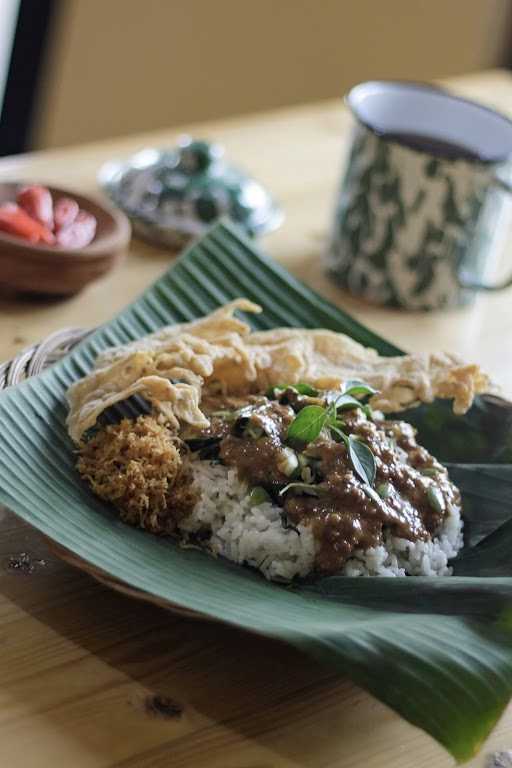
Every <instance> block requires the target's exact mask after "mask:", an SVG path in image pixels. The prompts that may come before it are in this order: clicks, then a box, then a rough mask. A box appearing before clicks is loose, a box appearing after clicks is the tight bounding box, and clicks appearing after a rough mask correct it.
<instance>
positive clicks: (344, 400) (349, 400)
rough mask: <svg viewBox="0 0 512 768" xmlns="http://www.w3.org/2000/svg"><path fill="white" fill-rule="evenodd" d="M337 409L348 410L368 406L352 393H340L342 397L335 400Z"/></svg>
mask: <svg viewBox="0 0 512 768" xmlns="http://www.w3.org/2000/svg"><path fill="white" fill-rule="evenodd" d="M334 405H335V406H336V410H337V411H347V410H350V409H352V408H361V409H362V410H364V409H365V408H366V407H367V406H366V405H365V404H364V403H362V402H361V401H360V400H357V399H356V398H355V397H352V395H340V397H339V398H338V399H337V400H335V401H334Z"/></svg>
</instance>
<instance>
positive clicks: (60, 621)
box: [0, 71, 512, 768]
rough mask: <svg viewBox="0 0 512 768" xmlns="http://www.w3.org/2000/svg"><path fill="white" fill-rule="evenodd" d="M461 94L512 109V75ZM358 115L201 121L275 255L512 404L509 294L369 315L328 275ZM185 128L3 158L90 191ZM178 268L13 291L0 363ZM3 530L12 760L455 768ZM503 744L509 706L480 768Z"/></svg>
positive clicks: (349, 704) (488, 78)
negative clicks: (278, 217) (326, 255)
mask: <svg viewBox="0 0 512 768" xmlns="http://www.w3.org/2000/svg"><path fill="white" fill-rule="evenodd" d="M448 84H449V85H450V86H452V87H453V88H454V89H456V90H457V91H459V92H460V93H462V94H464V95H466V96H469V97H474V98H477V99H480V100H481V101H483V102H486V103H488V104H491V105H494V106H496V107H498V108H500V109H501V110H502V111H504V112H509V113H510V114H511V115H512V76H510V75H509V74H507V73H504V72H498V71H495V72H486V73H481V74H476V75H472V76H467V77H463V78H459V79H457V80H453V81H449V83H448ZM349 122H350V121H349V116H348V114H347V113H346V112H345V111H344V110H343V108H342V106H341V102H340V101H339V100H336V101H330V102H322V103H319V104H311V105H305V106H302V107H298V108H293V109H284V110H281V111H276V112H271V113H267V114H260V115H255V116H250V117H244V118H240V119H235V120H226V121H223V122H217V123H212V124H208V125H206V124H203V125H198V126H190V127H187V129H188V130H190V132H191V133H192V134H193V135H195V136H199V137H205V138H208V139H217V140H220V141H222V142H223V143H224V144H225V145H226V148H227V152H228V155H229V157H230V158H231V159H232V160H234V161H237V162H239V163H240V164H241V165H243V166H245V167H246V168H247V169H249V170H250V171H252V172H253V173H254V174H255V175H256V176H257V177H258V178H259V179H261V180H262V181H263V182H266V183H267V184H268V186H269V187H270V188H271V189H272V190H273V192H274V193H275V195H276V196H277V197H278V199H280V200H281V201H282V203H283V205H284V208H285V211H286V221H285V223H284V225H283V227H282V228H281V229H280V230H279V231H277V232H276V233H274V234H273V235H271V236H269V237H268V238H267V239H266V240H265V241H264V243H263V245H264V248H265V249H266V250H267V251H268V252H269V253H270V254H271V255H272V256H274V257H275V258H277V259H279V260H280V261H281V262H283V263H284V264H285V265H286V266H287V267H288V268H289V269H290V270H291V271H292V272H294V273H295V274H296V275H298V276H299V277H301V278H302V279H303V280H305V281H306V282H308V283H309V284H310V285H312V286H313V287H314V288H316V289H317V290H319V291H320V292H321V293H323V294H324V295H325V296H327V297H329V298H330V299H331V300H333V301H335V302H336V303H338V304H339V305H340V306H342V307H344V308H345V309H348V310H349V311H351V312H353V313H354V314H355V315H356V316H357V317H358V318H360V319H362V320H363V321H364V322H365V323H367V324H368V325H370V326H371V327H372V328H374V329H376V330H377V331H378V332H379V333H381V334H383V335H384V336H387V337H388V338H390V339H392V340H393V341H394V342H396V343H397V344H398V345H400V346H403V347H404V348H408V349H420V350H425V351H426V350H431V349H437V348H438V347H439V346H442V347H443V348H444V349H447V350H453V351H457V352H459V353H461V354H462V355H464V356H465V357H467V358H468V359H473V360H476V361H478V362H479V363H481V364H482V365H483V366H484V367H485V368H486V369H488V370H489V371H490V372H491V374H492V375H493V376H494V377H495V378H496V379H497V380H498V381H500V382H501V384H502V385H503V388H504V391H505V392H506V393H508V394H509V395H510V394H512V365H511V351H512V341H511V339H512V308H511V300H512V292H509V293H505V294H500V295H491V296H486V297H481V298H479V299H478V301H477V303H476V305H475V306H474V307H473V308H472V309H467V310H464V311H450V312H445V313H440V314H432V315H410V314H404V313H402V312H399V311H389V310H384V309H378V308H371V307H368V306H366V305H363V304H361V303H359V302H357V301H355V300H354V299H352V298H349V297H348V296H346V295H343V294H341V293H340V292H339V291H338V290H337V289H335V288H334V287H333V286H332V285H331V284H330V283H329V282H328V281H327V279H326V278H325V277H324V276H323V274H322V268H321V263H320V262H321V254H322V251H323V249H324V247H325V242H326V232H327V229H328V222H329V218H330V210H331V208H332V201H333V196H334V191H335V188H336V184H337V180H338V176H339V171H340V169H341V163H342V154H343V150H344V147H345V145H346V141H347V138H348V130H349ZM178 133H179V132H176V131H173V132H170V131H164V132H158V133H153V134H149V135H144V136H135V137H130V138H126V139H116V140H113V141H110V142H104V143H100V144H95V145H88V146H83V147H77V148H72V149H66V150H61V151H54V152H45V153H40V154H32V155H26V156H23V157H18V158H8V159H4V160H2V161H0V178H5V179H8V178H11V179H27V180H28V179H32V180H41V181H43V182H53V183H55V184H60V185H62V186H69V187H70V188H73V187H75V188H76V189H77V190H82V191H86V192H94V191H95V190H96V184H95V177H96V172H97V170H98V167H99V166H100V165H101V163H102V162H103V161H105V160H107V159H109V158H112V157H117V156H122V155H126V154H128V153H130V152H132V151H134V150H137V149H139V148H141V147H143V146H147V145H149V144H153V145H158V144H166V143H172V142H174V140H175V139H176V137H177V135H178ZM509 247H510V246H509ZM509 262H510V258H509ZM169 263H171V257H170V256H169V254H168V253H166V252H165V251H163V250H157V249H155V248H152V247H150V246H146V245H143V244H142V243H140V242H138V241H134V242H133V243H132V246H131V249H130V253H129V256H128V259H127V262H126V263H125V264H124V266H123V267H121V268H120V269H118V270H117V271H114V272H112V273H111V274H110V275H109V276H108V277H106V278H104V279H102V280H101V281H99V282H98V283H96V284H94V285H92V286H91V287H89V288H88V289H87V290H86V291H84V292H83V293H82V294H81V295H79V296H76V297H74V298H72V299H69V300H66V301H59V302H43V303H41V302H36V301H26V300H25V301H14V300H12V299H10V298H8V297H4V298H1V299H0V360H1V359H4V358H8V357H11V356H12V355H14V354H15V353H16V352H17V351H19V350H20V349H21V348H22V347H24V346H26V345H27V344H28V343H29V342H33V341H37V340H38V339H40V338H42V337H44V336H45V335H47V334H48V333H50V332H51V331H54V330H56V329H58V328H62V327H64V326H71V325H74V326H83V327H90V326H93V325H96V324H98V323H100V322H102V321H104V320H107V319H108V318H109V317H110V316H111V315H112V314H113V313H114V312H115V311H117V310H118V309H120V308H121V307H122V306H124V305H125V304H126V303H127V302H128V301H130V300H131V299H132V298H134V297H135V296H136V295H137V294H138V293H139V292H140V291H141V290H142V289H143V288H144V287H145V286H147V285H148V284H149V283H150V282H151V281H152V280H153V279H155V278H156V277H157V276H158V275H159V274H160V273H161V272H162V271H163V270H164V269H165V268H166V267H167V266H168V264H169ZM0 534H1V536H0V559H1V563H2V566H3V567H2V568H1V569H0V766H1V768H4V766H5V768H7V766H8V767H9V768H61V766H62V768H100V767H101V768H107V767H109V768H113V767H114V766H116V768H121V767H122V768H167V767H168V766H169V767H171V766H172V768H202V767H203V766H208V768H292V767H293V768H295V767H300V768H352V767H353V768H356V767H357V768H363V766H364V768H383V767H387V766H389V767H390V768H391V766H393V768H411V767H412V766H414V768H422V767H423V766H424V767H425V768H427V767H430V766H435V768H445V767H446V766H451V765H453V760H452V759H451V758H450V757H449V756H448V755H447V754H446V753H445V752H444V751H443V750H442V749H441V748H440V747H439V746H438V745H437V744H435V743H434V742H433V741H432V740H431V739H430V738H429V737H427V736H426V735H424V734H423V733H422V732H421V731H419V730H416V729H415V728H413V727H412V726H409V725H408V724H406V723H405V722H403V721H401V720H400V719H399V718H398V717H397V716H396V715H394V714H393V713H392V712H390V711H389V710H388V709H387V708H386V707H384V706H383V705H381V704H379V703H378V702H376V701H375V700H374V699H372V698H371V697H370V696H368V695H367V694H366V693H364V692H363V691H361V690H360V689H358V688H356V687H355V686H353V685H352V684H351V683H350V682H348V681H346V680H344V679H342V678H340V677H339V676H337V675H334V674H332V673H331V672H330V671H329V670H326V669H324V668H323V667H320V666H318V665H317V664H316V663H314V662H312V661H310V660H309V659H307V658H305V657H302V656H301V655H299V654H298V653H297V652H295V651H292V650H290V649H288V648H286V647H284V646H282V645H279V644H277V643H274V642H271V641H268V640H264V639H261V638H256V637H252V636H250V635H247V634H244V633H241V632H238V631H235V630H233V629H229V628H227V627H222V626H216V625H214V624H208V623H201V622H195V621H192V620H185V619H183V618H178V617H175V616H173V615H171V614H168V613H165V612H164V611H163V610H160V609H157V608H155V607H152V606H149V605H145V604H141V603H138V602H136V601H133V600H130V599H128V598H125V597H123V596H121V595H119V594H116V593H114V592H111V591H109V590H108V589H106V588H103V587H102V586H100V585H98V584H96V583H95V582H94V581H92V580H91V579H90V578H89V577H87V576H85V575H82V574H81V573H79V572H77V571H74V570H72V569H71V568H69V567H67V566H66V565H64V564H63V563H61V562H59V561H58V560H57V559H55V557H53V556H52V555H51V553H50V552H49V550H48V548H47V546H46V544H45V543H44V542H43V540H42V539H41V537H40V536H39V535H38V534H37V533H35V532H33V531H31V530H29V529H28V528H27V527H26V526H25V525H23V524H22V523H20V522H19V521H18V520H17V519H16V518H15V517H14V515H12V514H11V513H9V512H7V511H6V510H0ZM22 553H26V556H24V555H22ZM507 748H511V749H512V708H509V710H508V712H507V713H506V714H505V716H504V717H503V718H502V720H501V722H500V723H499V725H498V727H497V728H496V729H495V732H494V734H493V735H492V737H491V738H490V739H489V741H488V743H487V744H486V746H485V748H484V750H483V752H482V754H481V755H480V756H479V757H477V758H475V760H474V761H472V762H471V763H470V765H471V766H483V765H484V762H485V758H486V756H487V755H488V754H489V753H490V752H492V751H494V750H498V749H507Z"/></svg>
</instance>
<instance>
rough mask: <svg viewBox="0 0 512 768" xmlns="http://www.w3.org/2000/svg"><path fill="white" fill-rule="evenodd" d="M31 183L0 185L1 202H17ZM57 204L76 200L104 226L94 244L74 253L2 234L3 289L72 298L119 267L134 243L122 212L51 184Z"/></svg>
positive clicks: (0, 265)
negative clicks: (20, 191)
mask: <svg viewBox="0 0 512 768" xmlns="http://www.w3.org/2000/svg"><path fill="white" fill-rule="evenodd" d="M26 185H27V182H23V183H21V182H20V183H17V182H4V183H1V184H0V204H1V203H5V202H8V201H14V200H15V199H16V195H17V193H18V191H19V189H20V188H21V187H24V186H26ZM45 186H46V187H47V188H48V189H49V190H50V192H51V193H52V197H53V199H54V201H56V200H58V199H59V197H72V198H73V199H74V200H76V201H77V203H78V205H79V206H80V208H83V210H84V211H88V212H89V213H92V214H93V216H95V217H96V220H97V222H98V225H97V230H96V235H95V237H94V240H93V241H92V243H91V244H90V245H88V246H86V247H85V248H77V249H74V250H73V249H68V248H59V247H53V246H49V245H39V244H37V245H33V244H31V243H28V242H27V241H26V240H23V239H21V238H18V237H14V236H12V235H8V234H6V233H5V232H0V288H6V289H8V290H11V291H19V292H23V293H38V294H52V295H55V296H66V295H69V294H73V293H77V292H78V291H80V290H81V289H82V288H83V287H84V286H85V285H87V283H90V282H91V281H92V280H96V279H97V278H98V277H101V275H104V274H105V272H108V271H109V270H110V269H112V267H113V266H114V265H116V264H118V263H119V262H120V261H121V260H122V258H123V254H124V251H125V249H126V246H127V245H128V243H129V241H130V236H131V229H130V223H129V221H128V219H127V217H126V216H125V215H124V213H122V212H121V211H118V210H116V209H115V208H112V207H111V206H110V205H108V204H105V203H103V202H101V203H100V202H96V201H94V200H92V199H91V198H89V197H84V195H81V194H79V193H78V192H72V191H70V190H68V189H61V188H60V187H51V186H49V185H45Z"/></svg>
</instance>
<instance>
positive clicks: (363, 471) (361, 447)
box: [347, 435, 377, 486]
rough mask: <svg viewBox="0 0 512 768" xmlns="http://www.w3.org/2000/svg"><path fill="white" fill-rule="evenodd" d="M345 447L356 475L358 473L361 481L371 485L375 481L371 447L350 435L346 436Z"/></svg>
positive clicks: (375, 470)
mask: <svg viewBox="0 0 512 768" xmlns="http://www.w3.org/2000/svg"><path fill="white" fill-rule="evenodd" d="M347 447H348V454H349V456H350V461H351V462H352V466H353V467H354V469H355V471H356V473H357V475H359V477H360V479H361V480H362V481H363V483H366V484H367V485H370V486H372V485H373V484H374V482H375V474H376V472H377V467H376V465H375V456H374V455H373V453H372V451H371V449H370V448H369V447H368V446H367V445H366V443H363V441H362V440H358V439H357V438H356V437H353V436H352V435H350V436H349V438H348V446H347Z"/></svg>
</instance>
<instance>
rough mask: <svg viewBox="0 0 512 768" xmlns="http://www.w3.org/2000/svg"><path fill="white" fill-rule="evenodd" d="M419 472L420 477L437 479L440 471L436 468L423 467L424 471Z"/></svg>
mask: <svg viewBox="0 0 512 768" xmlns="http://www.w3.org/2000/svg"><path fill="white" fill-rule="evenodd" d="M420 472H421V474H422V475H425V477H437V475H438V474H439V473H440V472H441V470H440V469H438V468H437V467H425V468H424V469H420Z"/></svg>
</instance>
